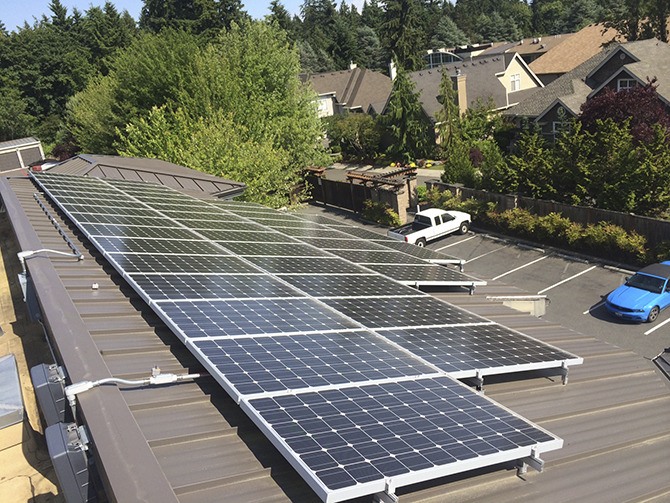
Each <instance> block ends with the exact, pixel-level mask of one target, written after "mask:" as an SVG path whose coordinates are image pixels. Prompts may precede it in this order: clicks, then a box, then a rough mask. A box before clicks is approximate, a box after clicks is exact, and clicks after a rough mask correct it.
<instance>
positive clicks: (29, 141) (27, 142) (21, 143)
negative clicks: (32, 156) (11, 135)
mask: <svg viewBox="0 0 670 503" xmlns="http://www.w3.org/2000/svg"><path fill="white" fill-rule="evenodd" d="M39 143H40V141H39V140H38V139H37V138H33V137H32V136H29V137H27V138H17V139H16V140H7V141H1V142H0V152H2V151H3V150H16V149H18V148H25V147H28V146H33V145H39Z"/></svg>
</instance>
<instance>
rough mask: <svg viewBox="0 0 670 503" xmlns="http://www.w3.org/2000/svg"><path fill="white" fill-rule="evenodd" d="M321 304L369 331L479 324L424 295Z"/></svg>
mask: <svg viewBox="0 0 670 503" xmlns="http://www.w3.org/2000/svg"><path fill="white" fill-rule="evenodd" d="M323 302H324V303H326V304H328V305H329V306H331V307H332V308H334V309H337V310H338V311H340V312H341V313H343V314H344V315H345V316H348V317H350V318H352V319H354V320H356V321H357V322H359V323H361V324H362V325H363V326H365V327H367V328H372V329H383V328H395V327H421V326H427V325H454V324H462V323H481V321H482V318H480V317H479V316H477V315H474V314H472V313H468V312H467V311H463V310H462V309H459V308H458V307H455V306H452V305H451V304H446V303H444V302H440V301H439V300H437V299H435V298H434V297H430V296H428V295H423V296H421V297H388V298H370V299H366V300H365V302H361V301H360V300H357V299H324V300H323Z"/></svg>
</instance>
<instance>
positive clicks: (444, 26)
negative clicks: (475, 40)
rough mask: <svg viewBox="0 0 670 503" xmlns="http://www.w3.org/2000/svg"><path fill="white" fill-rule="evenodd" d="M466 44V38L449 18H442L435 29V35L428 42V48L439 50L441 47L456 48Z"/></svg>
mask: <svg viewBox="0 0 670 503" xmlns="http://www.w3.org/2000/svg"><path fill="white" fill-rule="evenodd" d="M467 43H468V37H467V36H466V35H465V33H464V32H463V30H461V29H460V28H459V27H458V26H457V25H456V23H455V22H454V21H453V20H452V19H451V18H450V17H448V16H443V17H442V18H441V19H440V21H439V23H438V24H437V27H436V28H435V34H434V35H433V38H432V39H431V41H430V46H431V47H432V48H433V49H439V48H442V47H456V46H459V45H465V44H467Z"/></svg>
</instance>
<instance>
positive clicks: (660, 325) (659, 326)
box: [644, 318, 670, 335]
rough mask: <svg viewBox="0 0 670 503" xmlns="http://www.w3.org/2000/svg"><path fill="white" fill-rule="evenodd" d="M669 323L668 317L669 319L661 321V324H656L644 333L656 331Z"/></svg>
mask: <svg viewBox="0 0 670 503" xmlns="http://www.w3.org/2000/svg"><path fill="white" fill-rule="evenodd" d="M668 323H670V318H668V319H667V320H665V321H664V322H663V323H659V324H658V325H656V326H655V327H654V328H650V329H649V330H647V331H646V332H645V333H644V335H649V334H650V333H652V332H655V331H656V330H658V329H659V328H661V327H662V326H663V325H667V324H668Z"/></svg>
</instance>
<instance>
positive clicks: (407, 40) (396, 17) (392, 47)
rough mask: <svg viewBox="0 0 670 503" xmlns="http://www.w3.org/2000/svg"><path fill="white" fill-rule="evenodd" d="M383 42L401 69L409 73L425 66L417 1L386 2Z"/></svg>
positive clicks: (388, 0)
mask: <svg viewBox="0 0 670 503" xmlns="http://www.w3.org/2000/svg"><path fill="white" fill-rule="evenodd" d="M384 4H385V7H386V9H385V11H384V22H383V24H382V27H381V29H382V33H383V34H384V38H383V41H384V43H385V44H386V49H387V50H388V52H389V53H390V54H392V55H393V59H394V60H395V61H396V62H397V64H398V66H399V67H402V68H404V69H406V70H407V71H413V70H418V69H419V68H421V66H423V58H422V51H424V50H425V48H424V47H423V43H422V37H421V33H420V31H419V19H418V12H417V4H416V0H386V1H385V2H384Z"/></svg>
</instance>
